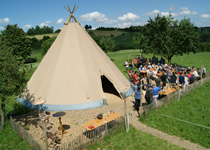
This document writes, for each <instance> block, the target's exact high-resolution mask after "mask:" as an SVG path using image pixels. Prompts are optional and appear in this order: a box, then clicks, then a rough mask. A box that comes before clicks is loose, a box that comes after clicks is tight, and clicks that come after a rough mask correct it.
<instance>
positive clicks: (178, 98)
mask: <svg viewBox="0 0 210 150" xmlns="http://www.w3.org/2000/svg"><path fill="white" fill-rule="evenodd" d="M181 92H182V89H180V90H179V96H178V101H179V99H180V96H181Z"/></svg>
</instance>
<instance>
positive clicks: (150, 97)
mask: <svg viewBox="0 0 210 150" xmlns="http://www.w3.org/2000/svg"><path fill="white" fill-rule="evenodd" d="M145 99H146V101H147V103H148V104H152V103H153V100H154V95H153V91H152V86H149V88H148V89H147V91H146V94H145Z"/></svg>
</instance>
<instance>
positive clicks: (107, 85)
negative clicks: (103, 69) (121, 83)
mask: <svg viewBox="0 0 210 150" xmlns="http://www.w3.org/2000/svg"><path fill="white" fill-rule="evenodd" d="M101 82H102V88H103V91H104V93H110V94H114V95H116V96H118V97H120V95H119V93H118V92H117V90H116V89H115V87H114V85H113V84H112V83H111V82H110V81H109V79H107V77H106V76H105V75H102V76H101Z"/></svg>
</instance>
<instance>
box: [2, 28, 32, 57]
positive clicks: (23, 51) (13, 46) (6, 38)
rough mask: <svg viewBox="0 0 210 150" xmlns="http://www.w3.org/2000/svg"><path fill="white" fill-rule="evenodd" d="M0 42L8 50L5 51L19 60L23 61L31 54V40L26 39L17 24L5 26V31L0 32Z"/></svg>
mask: <svg viewBox="0 0 210 150" xmlns="http://www.w3.org/2000/svg"><path fill="white" fill-rule="evenodd" d="M0 42H2V43H1V44H6V46H7V47H8V48H9V49H7V50H10V51H11V52H12V54H13V55H15V56H18V57H19V59H23V60H25V59H26V58H27V57H28V56H30V54H31V40H30V39H28V38H26V34H25V33H24V31H23V29H21V28H19V27H18V26H17V24H15V25H7V26H6V29H5V30H4V31H2V35H1V39H0Z"/></svg>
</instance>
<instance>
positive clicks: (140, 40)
mask: <svg viewBox="0 0 210 150" xmlns="http://www.w3.org/2000/svg"><path fill="white" fill-rule="evenodd" d="M145 43H146V42H145V37H144V35H143V34H138V36H137V37H135V36H134V37H133V44H134V45H136V47H138V48H139V49H143V48H144V47H145Z"/></svg>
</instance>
